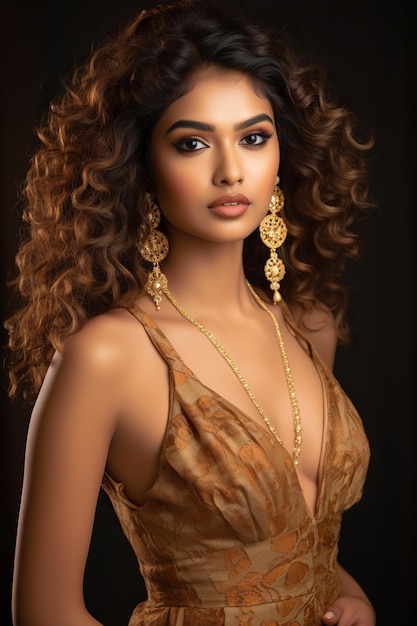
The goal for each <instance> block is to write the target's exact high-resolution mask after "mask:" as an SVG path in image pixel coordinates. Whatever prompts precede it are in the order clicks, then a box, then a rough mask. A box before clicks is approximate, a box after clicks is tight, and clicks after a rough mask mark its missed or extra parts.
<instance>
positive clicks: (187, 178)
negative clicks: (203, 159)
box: [153, 158, 202, 202]
mask: <svg viewBox="0 0 417 626" xmlns="http://www.w3.org/2000/svg"><path fill="white" fill-rule="evenodd" d="M153 165H154V171H155V172H157V174H156V175H155V177H154V185H155V195H156V196H157V197H158V198H159V199H160V200H161V201H163V199H165V200H167V199H169V200H171V201H174V202H175V200H176V199H177V200H181V199H182V198H184V199H186V198H187V197H189V196H190V195H192V194H195V193H196V190H197V189H199V183H200V184H201V180H202V178H201V168H198V166H193V164H192V163H188V164H185V163H184V161H180V160H179V159H175V158H173V159H165V160H164V162H163V163H161V162H160V161H159V160H155V162H154V164H153ZM185 165H187V166H186V167H184V166H185Z"/></svg>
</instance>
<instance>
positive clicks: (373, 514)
mask: <svg viewBox="0 0 417 626" xmlns="http://www.w3.org/2000/svg"><path fill="white" fill-rule="evenodd" d="M153 4H155V3H152V2H146V1H142V2H141V0H137V1H135V0H118V1H117V2H114V1H110V0H93V1H91V2H81V1H80V0H72V2H69V3H58V2H56V1H54V2H52V0H44V1H43V2H42V0H40V1H39V2H30V1H29V0H26V1H24V0H14V1H7V0H6V2H4V1H3V4H2V6H1V16H0V17H1V19H0V26H1V38H0V39H1V45H2V48H3V49H2V51H1V75H0V76H1V79H0V80H1V90H2V95H1V98H0V101H1V107H2V110H1V116H0V121H1V152H0V154H1V167H0V176H1V180H0V189H1V194H2V195H1V268H2V282H1V317H2V319H4V318H5V317H6V316H7V315H8V314H9V313H10V311H11V310H12V308H13V304H12V303H11V302H10V301H9V300H10V295H9V294H8V292H7V289H6V285H5V283H6V279H7V277H8V275H9V273H10V271H11V269H12V268H13V256H14V253H15V250H16V246H17V240H18V229H19V220H18V206H17V189H18V186H19V184H20V182H21V179H22V177H23V175H24V172H25V169H26V167H27V164H28V159H29V156H30V154H31V152H32V151H33V149H34V148H35V146H36V141H35V135H34V132H33V126H34V123H35V122H36V121H37V119H38V117H39V114H40V111H41V110H42V109H43V108H44V107H45V106H46V104H47V101H48V99H49V97H50V96H51V95H53V94H54V93H55V91H56V89H58V87H59V80H60V78H62V76H63V75H64V74H65V73H66V72H67V71H68V70H69V69H70V67H71V66H72V65H73V63H74V62H76V61H79V60H82V59H83V58H84V57H85V55H86V54H87V53H88V51H89V48H90V44H91V42H92V41H93V40H94V39H96V38H97V36H98V35H99V34H100V33H101V32H102V31H103V30H106V31H107V32H112V31H114V30H116V29H117V28H118V27H119V25H120V24H123V23H125V22H126V20H127V19H128V18H130V17H131V16H133V14H134V13H136V11H137V10H139V9H142V8H146V7H150V6H153ZM238 4H239V5H240V6H241V7H243V8H244V9H245V10H246V11H247V12H248V13H249V14H252V15H254V16H257V17H261V18H262V17H264V16H269V19H271V16H272V19H273V21H274V22H276V23H277V24H286V25H287V27H288V30H290V32H292V33H293V34H294V35H295V36H296V37H298V38H299V40H300V41H301V43H302V44H303V45H304V46H305V48H306V50H309V51H311V53H312V54H314V55H315V56H316V57H317V58H318V59H320V60H323V61H324V62H325V63H326V65H327V66H328V67H329V70H330V79H331V82H332V85H333V88H334V90H335V91H336V93H339V94H340V95H341V96H342V97H343V98H344V99H345V100H346V101H347V102H348V104H350V105H351V106H352V107H353V108H354V109H355V110H356V112H357V114H358V116H359V117H360V119H361V120H362V121H363V122H364V123H365V124H367V125H369V126H371V127H372V128H374V130H375V133H376V146H375V149H374V151H373V164H372V193H373V195H374V197H375V198H376V199H377V201H378V203H379V206H380V208H379V210H378V212H377V213H376V215H375V217H374V218H373V219H372V221H371V222H370V223H369V224H368V226H367V228H366V246H365V249H364V253H363V258H362V261H361V262H360V264H353V265H351V266H349V269H348V280H349V283H350V285H351V305H350V310H349V314H350V318H351V321H352V322H353V325H354V329H355V332H354V336H353V343H352V345H351V346H350V347H349V348H348V349H346V348H344V349H341V350H339V353H338V356H337V363H336V373H337V375H338V377H339V380H340V381H341V383H342V385H343V386H344V388H345V389H346V390H347V391H348V393H349V394H350V396H351V398H352V400H353V401H354V403H355V404H356V406H357V407H358V409H359V411H360V413H361V415H362V417H363V420H364V423H365V427H366V430H367V432H368V436H369V439H370V443H371V447H372V460H371V465H370V469H369V474H368V479H367V483H366V487H365V491H364V497H363V500H362V501H361V503H359V504H358V505H356V506H355V507H353V509H351V510H350V511H348V512H347V513H346V516H345V522H344V526H343V532H342V538H341V549H340V550H341V554H340V560H341V562H342V563H343V564H344V565H345V566H346V567H347V569H348V570H350V571H351V572H352V574H353V575H354V576H356V578H357V579H358V580H359V582H360V583H361V584H362V585H363V586H364V587H365V589H366V590H367V592H368V593H369V596H370V597H371V599H372V601H373V602H374V604H375V607H376V610H377V614H378V626H391V625H393V624H395V625H404V624H409V623H414V618H413V616H414V614H415V609H414V606H413V605H414V597H415V594H414V584H415V581H414V579H413V574H412V572H413V571H414V563H415V559H416V549H415V548H416V541H415V523H416V519H415V501H416V497H415V489H416V475H415V474H416V472H415V441H416V439H415V435H416V428H415V415H416V413H415V389H414V385H415V379H414V372H413V367H414V366H413V360H414V359H413V357H414V353H415V349H416V332H415V323H414V315H415V314H414V305H415V294H416V290H415V280H416V276H415V274H416V272H415V260H416V259H415V250H414V239H415V235H416V228H415V221H414V214H413V212H412V207H411V172H415V167H416V162H415V157H414V153H415V146H414V143H415V140H416V137H415V130H416V128H415V115H414V107H413V104H414V105H415V101H413V98H414V95H415V93H414V88H415V76H414V75H413V74H412V71H411V12H410V13H408V14H407V10H406V2H405V0H397V2H395V3H386V4H385V3H384V5H383V3H381V2H378V1H377V0H350V1H349V2H344V1H339V2H336V1H335V0H322V1H321V2H320V3H314V2H311V0H289V1H282V2H281V1H280V0H275V1H274V0H269V1H268V0H256V2H255V0H252V1H249V0H247V1H246V2H244V1H242V2H240V3H238ZM410 4H411V3H410ZM410 11H411V9H410ZM412 147H413V151H412ZM413 159H414V161H413ZM1 340H2V344H4V341H5V337H4V334H3V335H2V337H1ZM412 372H413V373H412ZM2 376H3V378H2V379H1V385H2V386H1V393H2V416H1V419H0V424H1V439H0V442H1V463H2V466H1V471H0V476H1V480H2V486H1V501H2V504H3V507H4V514H3V515H2V518H3V521H4V524H3V528H4V530H3V532H2V534H1V538H2V542H1V549H2V554H1V564H0V573H1V576H2V581H1V592H2V605H1V615H0V623H1V624H2V625H3V626H9V625H10V624H11V619H10V608H9V605H10V586H11V573H12V562H13V549H14V540H15V529H16V519H17V511H18V504H19V494H20V487H21V480H22V464H23V452H24V445H25V435H26V429H27V422H28V418H29V413H30V408H29V407H26V406H24V405H23V403H21V402H13V403H9V402H8V401H7V398H6V392H5V389H6V377H5V373H3V374H2ZM74 462H75V463H76V459H74ZM86 594H87V601H88V605H89V607H90V610H91V611H92V612H93V613H94V615H95V616H96V617H97V618H98V619H101V620H102V621H103V623H104V624H105V626H123V625H124V624H126V623H127V620H128V615H129V613H130V611H131V609H132V607H133V605H134V604H135V603H136V601H137V600H138V599H140V598H141V597H142V596H143V587H142V585H141V581H140V579H139V577H138V575H137V573H136V564H135V559H134V557H133V556H132V554H131V552H130V549H129V548H128V546H127V544H126V541H125V540H124V538H123V536H122V534H121V531H120V528H119V526H118V522H117V521H116V520H115V517H114V515H113V513H112V510H111V508H110V506H109V502H108V500H107V498H106V496H104V495H103V494H102V495H101V497H100V501H99V506H98V512H97V516H96V526H95V531H94V535H93V541H92V548H91V553H90V559H89V562H88V567H87V574H86ZM57 626H58V625H57Z"/></svg>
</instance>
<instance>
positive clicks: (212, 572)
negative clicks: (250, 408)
mask: <svg viewBox="0 0 417 626" xmlns="http://www.w3.org/2000/svg"><path fill="white" fill-rule="evenodd" d="M132 313H133V314H134V315H135V317H136V318H137V319H138V321H139V322H140V323H141V324H142V325H143V327H144V329H145V331H146V333H147V334H148V336H149V338H150V340H151V341H152V342H153V344H154V346H155V348H156V349H157V350H158V351H159V353H160V355H161V356H162V358H163V359H164V360H165V361H166V363H167V364H168V368H169V376H170V410H169V418H168V424H167V430H166V434H165V439H164V443H163V448H162V452H161V457H160V467H159V473H158V476H157V479H156V481H155V483H154V484H153V486H152V487H151V489H150V490H149V491H148V493H147V498H146V502H145V504H143V505H142V506H137V505H135V504H133V503H132V502H130V501H129V499H128V498H127V496H126V494H125V493H124V490H123V485H122V484H121V483H117V482H115V481H114V480H113V479H112V478H111V477H110V476H109V475H108V474H105V476H104V479H103V488H104V490H105V491H106V493H107V494H108V495H109V497H110V499H111V502H112V504H113V506H114V509H115V511H116V514H117V516H118V518H119V521H120V523H121V526H122V528H123V531H124V533H125V534H126V536H127V538H128V540H129V542H130V543H131V545H132V548H133V550H134V552H135V554H136V556H137V558H138V561H139V565H140V569H141V572H142V575H143V577H144V579H145V582H146V587H147V593H148V598H147V600H146V601H144V602H141V603H140V604H139V605H138V606H137V607H136V608H135V610H134V611H133V614H132V616H131V619H130V621H129V626H139V625H140V626H145V625H146V626H168V625H172V626H173V625H175V626H180V625H181V626H208V625H210V624H213V625H216V626H220V625H223V624H225V625H227V626H261V625H262V626H273V625H279V626H320V625H321V620H320V617H321V615H323V613H324V611H325V610H326V609H327V607H328V606H329V605H330V604H331V603H332V602H333V601H334V599H335V598H336V597H337V596H338V594H339V581H338V578H337V576H336V573H335V561H336V558H337V545H338V539H339V531H340V523H341V517H342V513H343V511H345V510H346V509H347V508H349V507H350V506H352V505H353V504H354V503H355V502H357V501H358V500H359V499H360V497H361V494H362V488H363V484H364V481H365V477H366V472H367V467H368V462H369V446H368V441H367V438H366V435H365V433H364V429H363V426H362V422H361V419H360V417H359V416H358V414H357V412H356V410H355V408H354V407H353V405H352V403H351V402H350V400H349V399H348V397H347V396H346V395H345V393H344V392H343V390H342V389H341V387H340V385H339V384H338V383H337V381H336V379H335V378H334V376H333V374H332V373H331V372H330V371H329V370H328V368H327V367H326V366H325V365H324V363H323V362H322V361H321V360H320V358H319V357H318V355H317V354H316V353H315V352H314V350H312V348H311V347H310V346H306V350H308V352H309V354H310V356H311V358H312V359H313V361H314V363H315V366H316V368H317V370H318V372H319V374H320V377H321V380H322V385H323V390H324V397H325V420H324V427H325V431H324V432H325V446H323V451H322V459H321V472H320V474H321V476H322V478H321V480H320V485H319V493H318V500H317V507H316V512H315V515H314V516H313V515H312V514H311V512H310V510H309V508H308V506H307V504H306V501H305V498H304V495H303V492H302V489H301V487H300V483H299V481H298V478H297V473H296V471H295V469H294V467H293V463H292V459H291V458H290V456H289V454H288V452H287V451H286V450H285V448H284V447H283V446H282V445H280V444H279V443H278V442H277V440H276V439H275V438H274V437H273V435H272V434H271V433H270V432H269V431H268V430H267V428H266V426H265V427H262V426H260V425H259V424H258V423H257V422H256V421H255V420H254V419H252V418H251V417H249V416H248V415H246V414H245V413H243V412H242V411H241V410H239V409H238V408H237V407H236V406H234V405H233V404H231V403H230V402H228V401H227V400H226V399H225V398H223V397H221V396H219V395H218V394H217V393H215V392H214V391H213V390H211V389H209V388H208V387H206V386H205V385H204V384H203V383H202V382H201V381H200V380H199V379H198V378H197V377H196V376H195V375H194V374H193V372H192V371H191V370H190V369H189V368H188V367H187V366H186V365H185V364H184V362H183V361H182V360H181V358H180V356H179V355H178V353H177V352H176V351H175V350H174V348H173V346H172V345H171V343H170V342H169V341H168V339H167V338H166V336H165V335H164V334H163V333H162V331H161V330H160V329H159V328H158V326H157V325H156V323H155V322H154V321H153V320H152V319H151V318H150V317H149V316H148V315H147V314H146V313H144V312H143V311H142V310H141V309H137V310H135V311H134V312H132Z"/></svg>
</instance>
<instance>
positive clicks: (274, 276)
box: [259, 176, 287, 304]
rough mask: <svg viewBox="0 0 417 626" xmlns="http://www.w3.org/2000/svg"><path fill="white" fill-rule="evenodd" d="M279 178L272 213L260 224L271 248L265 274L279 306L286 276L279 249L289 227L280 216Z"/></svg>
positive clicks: (274, 299) (272, 201)
mask: <svg viewBox="0 0 417 626" xmlns="http://www.w3.org/2000/svg"><path fill="white" fill-rule="evenodd" d="M278 183H279V177H278V176H277V179H276V182H275V187H274V195H273V196H272V198H271V202H270V204H269V211H270V213H269V214H268V215H266V216H265V217H264V219H263V220H262V222H261V223H260V224H259V234H260V236H261V239H262V241H263V243H264V244H265V245H266V246H267V247H268V248H270V250H271V252H270V255H269V259H268V260H267V262H266V263H265V266H264V272H265V276H266V278H267V280H269V282H270V283H271V285H270V287H271V289H272V290H273V292H274V295H273V301H274V304H277V302H279V301H280V300H281V294H280V292H279V288H280V284H279V283H280V281H281V280H282V279H283V278H284V275H285V265H284V263H283V262H282V260H281V259H280V258H279V257H278V254H277V248H279V247H280V246H282V244H283V243H284V241H285V238H286V236H287V227H286V225H285V222H284V220H283V219H282V217H280V216H279V215H278V213H279V211H281V209H282V207H283V206H284V194H283V193H282V190H281V189H280V188H279V187H278Z"/></svg>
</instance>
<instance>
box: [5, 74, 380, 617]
mask: <svg viewBox="0 0 417 626" xmlns="http://www.w3.org/2000/svg"><path fill="white" fill-rule="evenodd" d="M219 103H220V104H221V106H219ZM255 118H256V121H255V122H254V121H253V120H254V119H255ZM184 120H188V122H187V124H184ZM190 120H191V121H193V122H196V121H197V122H198V123H199V125H200V127H199V128H196V124H195V123H193V124H190V123H189V121H190ZM178 122H180V123H181V124H180V125H178ZM202 123H203V124H205V125H206V126H205V127H204V128H203V129H202V128H201V124H202ZM174 125H175V128H173V126H174ZM207 125H209V127H208V126H207ZM208 128H209V129H208ZM151 156H152V170H153V188H152V189H151V190H150V191H151V192H152V194H153V195H154V196H155V197H156V198H157V199H158V202H159V204H160V206H161V209H162V211H163V213H164V216H165V220H166V225H167V234H168V239H169V242H170V252H169V255H168V257H167V259H166V262H164V267H163V270H164V272H165V274H166V276H167V277H168V282H169V286H170V290H171V291H172V293H173V294H174V295H175V297H176V298H177V299H178V301H179V302H180V303H181V304H182V306H183V307H184V308H185V309H186V310H187V311H189V313H191V314H192V315H193V317H195V318H196V319H197V320H199V321H200V322H201V323H203V324H204V325H205V326H206V327H207V328H209V329H210V330H211V331H212V332H213V333H214V334H215V335H216V336H217V337H218V339H219V340H220V342H221V343H222V344H223V345H224V346H225V348H226V349H227V351H228V352H229V353H230V354H231V355H233V358H234V360H235V361H236V363H237V364H238V365H239V368H240V369H241V371H242V372H244V374H245V378H246V380H247V381H248V383H249V386H250V388H251V389H252V391H253V393H254V395H255V397H256V398H257V399H258V400H259V402H260V403H261V405H262V406H263V408H264V410H265V411H266V413H267V414H268V415H269V417H270V419H271V422H272V423H273V424H274V425H275V426H276V427H277V429H278V431H279V433H280V436H281V438H282V440H283V443H284V446H285V447H286V448H287V449H288V450H291V449H292V446H293V437H294V435H293V418H292V414H291V407H290V403H289V399H288V390H287V386H286V381H285V375H284V371H283V369H282V367H281V356H280V352H279V348H278V345H277V341H276V338H275V332H274V328H273V325H272V323H271V322H270V320H269V318H268V317H267V315H266V313H265V312H264V311H262V310H261V309H260V307H259V306H258V305H257V304H256V303H255V302H254V300H253V298H252V297H251V295H250V293H249V291H248V289H247V286H246V283H245V277H244V273H243V267H242V260H241V259H242V246H243V240H244V238H245V237H246V236H247V235H249V234H250V232H252V231H253V230H254V229H255V228H256V227H257V226H258V225H259V222H260V221H261V219H262V218H263V217H264V215H265V214H266V212H267V207H268V203H269V200H270V197H271V195H272V191H273V187H274V183H275V178H276V175H277V172H278V169H279V158H280V155H279V142H278V138H277V134H276V129H275V123H274V117H273V112H272V108H271V105H270V103H269V101H268V100H267V99H265V98H263V97H261V96H260V94H258V93H257V92H256V91H255V90H254V88H253V85H252V84H251V82H250V81H249V80H248V79H247V78H246V77H244V76H242V75H239V74H230V73H227V74H225V73H219V72H215V71H205V72H204V73H202V74H198V75H196V76H195V77H194V80H193V84H192V89H191V91H189V92H188V93H187V94H186V95H185V96H183V97H182V98H180V99H178V100H177V101H175V102H174V103H173V104H172V105H171V106H170V107H169V108H168V109H167V110H166V111H165V113H164V114H163V116H162V117H161V119H160V120H159V122H158V124H157V126H156V128H155V130H154V133H153V139H152V146H151ZM232 192H239V193H243V194H245V196H246V197H247V198H248V199H249V201H250V203H249V205H248V208H247V210H245V211H244V213H243V214H242V215H241V216H239V217H234V218H229V217H224V216H223V217H221V216H218V215H216V214H215V213H213V211H212V210H211V209H210V208H208V206H209V205H210V204H211V203H212V202H213V201H214V200H216V198H218V197H220V196H221V195H222V194H224V193H232ZM138 304H139V305H140V306H141V307H142V308H143V309H145V311H147V312H148V313H149V314H150V315H151V316H152V317H154V318H155V319H156V320H157V323H158V325H159V326H160V327H161V329H162V330H163V331H164V332H165V333H166V335H167V336H168V337H169V338H170V340H171V342H172V344H173V345H174V346H175V348H176V349H177V350H178V352H179V353H180V354H181V356H182V358H183V360H184V361H185V363H187V365H188V366H189V367H190V368H191V369H192V370H193V371H194V373H195V374H196V375H197V376H198V377H199V378H200V379H201V380H202V381H203V382H204V383H205V384H206V385H207V386H209V387H211V388H213V389H216V391H218V393H220V394H221V395H223V396H224V397H226V398H227V399H228V400H230V401H231V402H232V403H233V404H235V405H236V406H238V407H239V408H241V409H242V410H244V411H245V412H246V413H248V414H249V415H250V416H251V417H252V418H253V419H254V420H256V421H257V422H258V423H259V424H261V425H262V426H265V424H264V423H263V420H262V418H261V416H260V415H259V413H258V412H257V411H256V409H255V407H254V406H253V404H252V402H251V401H250V399H249V398H248V396H247V395H246V392H245V391H244V390H243V388H242V386H241V385H240V383H239V382H238V381H237V378H236V376H235V375H234V373H233V372H232V371H231V370H230V368H229V367H228V365H227V364H226V363H225V362H224V360H223V359H222V357H221V356H220V355H219V354H218V352H217V351H216V350H214V349H213V346H212V345H211V343H210V342H209V341H208V340H207V338H206V337H204V335H203V334H201V333H200V332H199V331H198V330H197V329H196V328H195V327H194V326H193V325H191V324H190V323H189V322H187V321H186V320H184V319H183V318H182V317H181V316H180V315H179V314H178V312H177V311H176V310H175V309H174V308H173V307H172V306H171V304H170V303H169V302H168V301H167V299H166V298H165V299H164V301H163V303H162V305H161V310H160V311H159V312H158V313H156V312H155V309H154V305H153V302H152V301H151V299H150V298H149V297H148V296H141V297H138ZM273 310H274V313H275V315H276V317H277V320H278V322H279V324H280V326H281V332H282V335H283V338H284V342H285V346H286V350H287V354H288V358H289V361H290V363H291V368H292V372H293V378H294V384H295V387H296V391H297V396H298V401H299V406H300V413H301V416H302V424H303V444H302V454H301V457H300V466H299V471H298V476H299V480H300V483H301V485H302V487H303V491H304V496H305V500H306V504H307V506H308V507H309V509H310V511H311V514H312V515H314V512H315V506H316V500H317V495H318V490H319V485H320V479H321V473H320V472H321V463H320V461H321V458H322V435H323V417H322V414H323V411H322V406H323V398H322V389H321V382H320V379H319V376H318V374H317V371H316V369H315V367H314V366H313V364H312V362H311V361H310V359H309V358H308V356H307V355H306V353H305V351H304V350H303V349H302V347H301V345H300V344H299V342H298V340H297V339H296V338H295V336H294V334H293V333H292V331H291V330H290V328H289V326H288V325H287V324H286V322H285V318H284V312H283V311H284V308H283V307H280V306H277V307H274V309H273ZM293 315H294V317H295V318H297V316H298V315H299V313H298V312H297V311H293ZM309 315H310V317H311V319H310V320H309V322H310V323H311V324H312V325H313V328H314V329H315V330H314V331H312V332H311V333H310V336H309V340H310V341H311V342H312V343H313V344H314V345H315V347H316V349H317V350H318V352H319V353H320V355H321V356H322V358H323V359H324V360H325V362H326V363H327V365H328V366H329V367H332V365H333V359H334V354H335V349H336V333H335V327H334V322H333V319H332V317H331V315H330V314H329V313H328V312H327V311H326V310H325V309H324V308H318V309H317V310H314V311H312V312H311V313H310V314H309ZM242 337H245V341H244V342H243V341H242ZM259 362H262V363H263V371H262V376H259ZM277 364H278V366H277ZM271 390H273V392H274V393H272V391H271ZM277 390H278V392H279V393H276V391H277ZM277 397H278V398H279V400H278V401H277ZM168 402H169V400H168V375H167V368H166V365H165V363H164V362H163V361H162V360H161V358H160V356H159V355H158V353H157V352H156V350H155V349H154V348H153V346H152V345H151V343H150V341H149V339H148V338H147V336H146V334H145V331H144V330H143V328H142V326H141V325H140V324H138V322H137V321H136V320H135V319H134V318H133V316H132V315H130V313H128V312H127V311H125V310H123V309H114V310H112V311H109V312H108V313H106V314H104V315H100V316H98V317H96V318H94V319H92V320H90V321H88V322H87V323H86V324H85V326H84V327H83V328H82V329H81V330H80V331H79V332H78V333H77V334H75V335H74V336H72V337H70V338H69V339H68V340H67V341H66V345H65V353H64V354H56V355H55V357H54V359H53V361H52V363H51V366H50V368H49V371H48V373H47V376H46V378H45V381H44V384H43V387H42V389H41V391H40V394H39V397H38V399H37V402H36V404H35V407H34V410H33V415H32V419H31V424H30V428H29V434H28V444H27V454H26V462H25V478H24V485H23V492H22V505H21V512H20V519H19V529H18V539H17V550H16V568H15V578H14V589H13V606H14V624H15V626H49V625H51V626H57V624H59V626H93V625H94V624H98V622H97V621H96V620H95V619H94V618H93V617H92V616H91V615H90V614H89V613H88V612H87V610H86V608H85V605H84V600H83V593H82V585H83V575H84V568H85V563H86V558H87V554H88V549H89V543H90V539H91V532H92V526H93V520H94V514H95V507H96V501H97V496H98V492H99V489H100V484H101V480H102V475H103V472H104V471H105V470H106V469H107V471H108V472H109V473H110V474H111V475H112V476H113V478H115V480H117V481H120V482H123V483H124V486H125V491H126V494H127V496H128V497H129V498H130V499H131V500H132V501H133V502H135V503H137V504H141V503H143V502H144V500H145V493H146V491H147V489H149V488H150V487H151V485H152V484H153V482H154V480H155V477H156V474H157V464H158V456H159V452H160V449H161V445H162V442H163V437H164V432H165V428H166V420H167V413H168ZM338 573H339V576H340V580H341V583H342V593H341V596H340V598H338V600H337V601H336V602H335V603H334V604H333V605H332V606H331V607H329V609H328V610H329V611H330V612H332V613H333V617H330V618H328V619H327V618H325V617H323V622H324V623H326V624H339V626H374V624H375V619H374V615H373V610H372V607H371V605H370V603H369V600H368V599H367V598H366V596H365V594H364V592H363V591H362V589H361V588H360V586H359V585H358V584H357V583H356V581H355V580H354V579H353V578H352V577H351V576H350V575H349V574H348V573H347V572H345V570H343V569H342V568H341V567H340V566H338Z"/></svg>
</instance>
